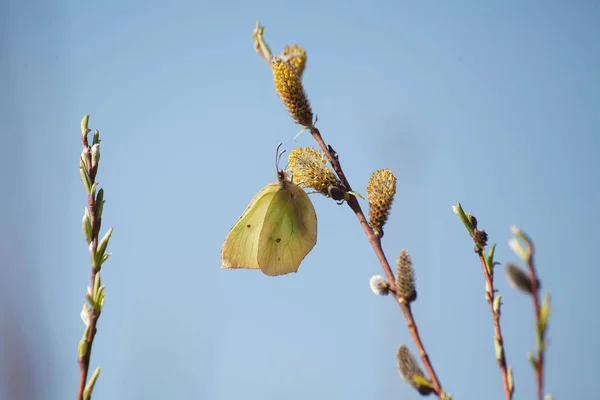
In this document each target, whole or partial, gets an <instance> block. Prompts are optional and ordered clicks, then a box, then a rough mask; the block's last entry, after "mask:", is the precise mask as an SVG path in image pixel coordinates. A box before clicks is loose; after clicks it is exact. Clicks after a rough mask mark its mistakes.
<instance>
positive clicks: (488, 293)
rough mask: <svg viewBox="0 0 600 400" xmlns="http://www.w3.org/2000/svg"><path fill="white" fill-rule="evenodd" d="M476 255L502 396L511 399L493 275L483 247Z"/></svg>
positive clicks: (510, 387)
mask: <svg viewBox="0 0 600 400" xmlns="http://www.w3.org/2000/svg"><path fill="white" fill-rule="evenodd" d="M477 255H478V256H479V260H480V261H481V266H482V268H483V275H484V276H485V281H486V290H485V299H486V300H487V303H488V304H489V306H490V312H491V313H492V319H493V321H494V333H495V339H496V340H497V341H498V343H499V344H500V357H499V358H498V367H499V368H500V372H501V373H502V382H503V384H504V397H505V399H506V400H510V399H512V395H513V391H514V386H511V385H510V384H509V380H508V368H507V366H506V354H505V353H504V339H503V338H502V329H501V328H500V309H498V310H495V309H494V293H495V290H494V277H493V275H492V274H490V272H489V271H488V267H487V263H486V261H485V256H484V255H483V249H477Z"/></svg>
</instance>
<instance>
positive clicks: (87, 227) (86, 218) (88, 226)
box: [81, 207, 92, 242]
mask: <svg viewBox="0 0 600 400" xmlns="http://www.w3.org/2000/svg"><path fill="white" fill-rule="evenodd" d="M81 229H82V230H83V236H84V237H85V239H86V240H87V241H88V242H91V241H92V221H90V212H89V211H88V208H87V207H86V208H85V212H84V213H83V219H82V220H81Z"/></svg>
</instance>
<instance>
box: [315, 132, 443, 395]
mask: <svg viewBox="0 0 600 400" xmlns="http://www.w3.org/2000/svg"><path fill="white" fill-rule="evenodd" d="M310 132H311V134H312V136H313V138H314V139H315V140H316V141H317V143H318V144H319V147H321V150H323V152H324V153H325V156H326V157H327V159H328V160H329V162H330V163H331V165H332V166H333V169H334V171H335V172H336V174H337V175H338V177H339V178H340V180H341V181H342V183H343V184H344V186H346V188H347V189H348V191H351V190H352V186H350V182H348V179H347V178H346V175H344V170H343V169H342V165H341V164H340V160H339V158H336V157H333V155H332V154H331V152H330V151H329V148H328V147H327V145H326V144H325V142H324V141H323V138H322V136H321V132H319V130H318V129H317V128H314V127H313V128H311V130H310ZM348 205H349V206H350V208H351V209H352V211H354V214H356V218H358V222H359V223H360V225H361V226H362V228H363V230H364V231H365V234H366V235H367V239H368V240H369V243H370V244H371V247H373V251H374V252H375V255H376V256H377V258H378V259H379V263H380V264H381V267H382V268H383V271H384V272H385V275H386V276H387V279H388V282H389V285H390V291H393V292H394V293H395V292H396V280H395V278H394V273H393V272H392V269H391V268H390V264H389V262H388V260H387V258H386V257H385V253H384V252H383V248H382V247H381V240H380V237H379V236H377V235H375V234H374V233H373V230H372V229H371V227H370V226H369V223H368V222H367V219H366V218H365V214H364V213H363V211H362V208H361V207H360V204H359V202H358V200H357V199H356V197H354V196H350V199H349V200H348ZM394 298H395V299H396V302H397V303H398V305H399V306H400V308H401V309H402V312H403V313H404V317H405V319H406V323H407V325H408V330H409V331H410V334H411V336H412V338H413V340H414V342H415V344H416V345H417V348H418V349H419V354H420V355H421V361H422V362H423V365H425V368H426V369H427V372H428V373H429V377H430V379H431V383H432V385H433V390H434V391H435V393H436V394H437V395H438V397H439V398H440V399H443V395H444V392H443V390H442V385H441V384H440V381H439V380H438V377H437V375H436V373H435V370H434V369H433V365H432V364H431V361H430V360H429V356H428V355H427V352H426V351H425V346H424V345H423V342H422V341H421V337H420V336H419V331H418V329H417V324H416V322H415V320H414V318H413V315H412V311H411V309H410V306H409V305H407V304H405V303H402V302H400V301H399V300H398V298H397V297H396V296H394Z"/></svg>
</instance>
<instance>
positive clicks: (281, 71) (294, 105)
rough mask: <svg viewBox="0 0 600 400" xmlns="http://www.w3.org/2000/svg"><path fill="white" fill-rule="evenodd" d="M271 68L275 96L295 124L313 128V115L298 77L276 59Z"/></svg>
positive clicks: (282, 62) (283, 62)
mask: <svg viewBox="0 0 600 400" xmlns="http://www.w3.org/2000/svg"><path fill="white" fill-rule="evenodd" d="M271 66H272V69H273V81H274V82H275V90H277V94H278V95H279V97H280V98H281V100H282V101H283V104H285V106H286V108H287V110H288V112H289V114H290V116H291V117H292V118H294V121H296V123H297V124H300V125H302V126H304V127H307V128H311V127H312V126H313V113H312V109H311V108H310V103H309V101H308V97H307V96H306V93H305V92H304V86H302V81H301V80H300V77H299V76H298V74H296V72H295V71H294V68H292V67H291V66H290V64H288V63H287V62H285V61H283V60H281V59H280V58H278V57H273V61H272V62H271Z"/></svg>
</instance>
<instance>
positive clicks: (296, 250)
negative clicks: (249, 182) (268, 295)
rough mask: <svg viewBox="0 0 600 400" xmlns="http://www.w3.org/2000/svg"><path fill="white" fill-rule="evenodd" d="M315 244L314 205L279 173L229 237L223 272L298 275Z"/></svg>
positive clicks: (224, 249) (282, 173)
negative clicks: (226, 270)
mask: <svg viewBox="0 0 600 400" xmlns="http://www.w3.org/2000/svg"><path fill="white" fill-rule="evenodd" d="M279 146H281V144H280V145H279ZM279 146H277V151H278V153H279ZM282 154H283V152H282V153H281V154H279V157H281V155H282ZM276 164H278V163H277V162H276ZM316 243H317V214H316V212H315V208H314V206H313V204H312V202H311V201H310V199H309V198H308V195H307V194H306V192H305V191H304V190H303V189H302V188H301V187H300V186H298V185H297V184H295V183H294V182H293V180H292V179H291V177H290V176H289V175H288V174H287V173H286V172H285V171H283V170H278V171H277V179H276V181H275V182H274V183H269V184H267V185H266V186H265V187H264V188H262V189H261V190H260V191H259V192H258V193H257V194H256V196H254V198H253V199H252V201H251V202H250V205H248V207H247V208H246V210H245V211H244V213H243V214H242V215H241V217H239V219H238V220H237V222H236V223H235V225H234V226H233V228H231V230H230V231H229V233H228V234H227V237H226V238H225V242H224V243H223V248H222V249H221V268H222V269H236V268H250V269H260V270H261V271H262V272H263V273H265V274H266V275H269V276H278V275H285V274H289V273H291V272H297V271H298V268H299V267H300V263H301V262H302V260H303V259H304V258H305V257H306V256H307V255H308V253H309V252H310V251H311V250H312V248H313V247H314V246H315V244H316Z"/></svg>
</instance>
